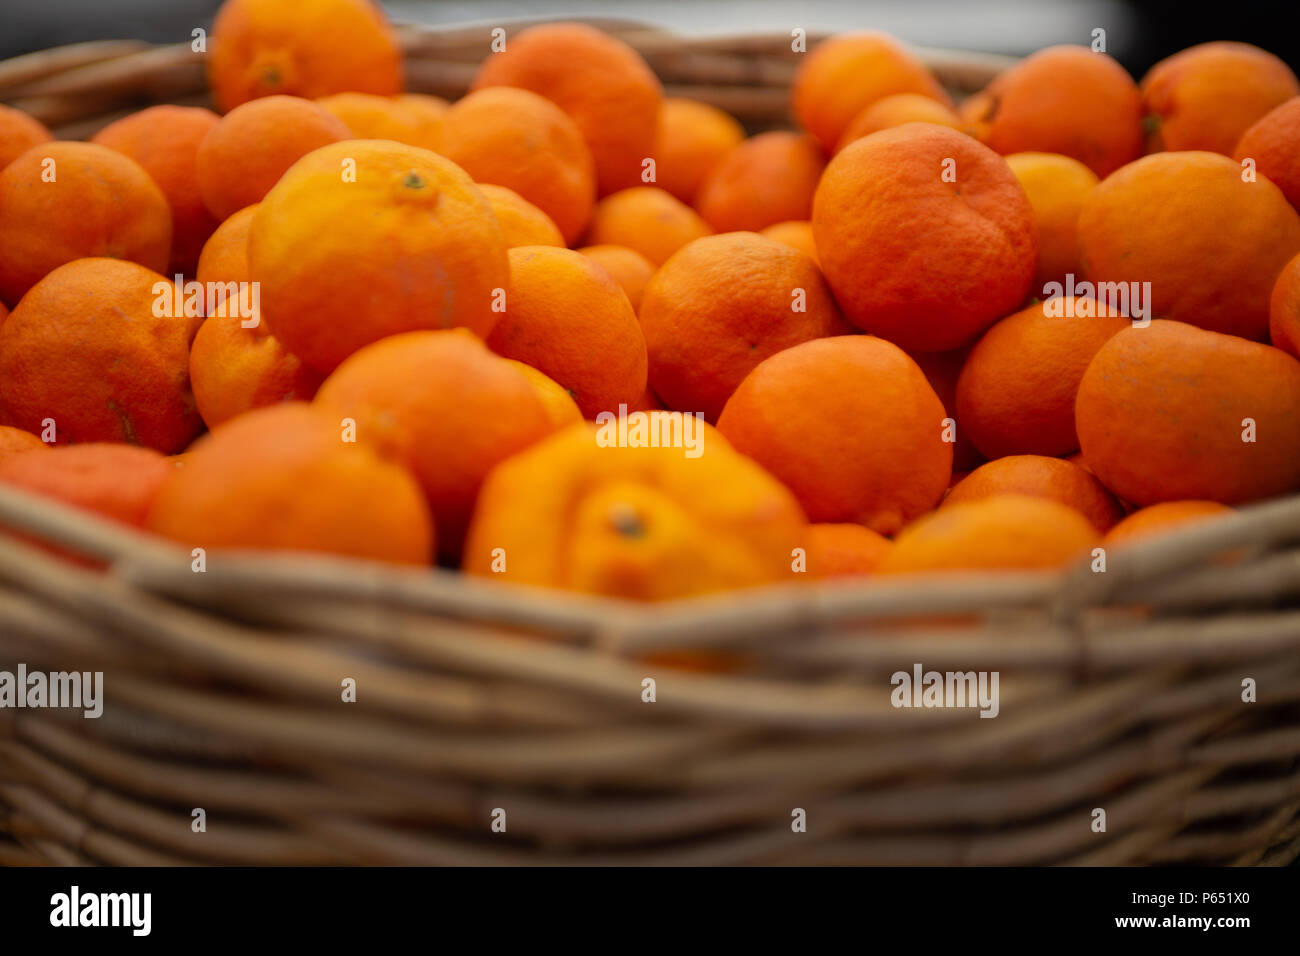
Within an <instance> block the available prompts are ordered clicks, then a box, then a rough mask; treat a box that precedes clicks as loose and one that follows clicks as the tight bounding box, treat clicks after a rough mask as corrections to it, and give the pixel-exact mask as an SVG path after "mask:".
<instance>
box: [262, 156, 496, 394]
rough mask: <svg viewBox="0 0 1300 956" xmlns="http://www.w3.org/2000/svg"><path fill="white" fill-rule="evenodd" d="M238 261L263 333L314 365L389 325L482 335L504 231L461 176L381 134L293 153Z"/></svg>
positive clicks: (324, 364) (325, 368) (326, 364)
mask: <svg viewBox="0 0 1300 956" xmlns="http://www.w3.org/2000/svg"><path fill="white" fill-rule="evenodd" d="M345 163H355V169H356V177H355V178H356V181H355V182H345V181H344V180H343V178H342V177H341V175H340V171H341V170H342V169H343V168H344V164H345ZM248 262H249V267H250V269H251V272H252V275H253V277H254V279H256V280H257V281H258V282H260V283H261V298H262V314H263V318H264V319H265V320H266V322H267V324H268V325H269V326H270V330H271V332H272V334H274V335H275V337H276V338H277V339H279V340H280V341H281V342H283V343H284V346H285V348H287V349H288V350H289V351H290V352H292V353H293V354H294V355H297V356H298V357H299V358H300V359H302V360H303V362H304V363H305V364H307V365H309V366H311V367H312V368H315V369H316V370H317V371H320V372H329V371H332V370H333V369H334V368H335V367H336V366H337V365H338V364H339V363H340V362H342V361H343V360H344V359H345V358H347V357H348V356H349V355H351V354H352V353H353V352H355V351H356V350H357V349H359V348H361V347H362V346H363V345H367V344H369V343H370V342H374V341H376V340H378V339H382V338H384V337H385V336H388V335H394V334H396V333H398V332H407V331H411V330H414V329H447V328H452V327H455V326H463V327H466V328H469V329H470V330H472V331H473V332H475V333H476V334H478V335H480V336H486V335H487V334H488V333H489V332H490V331H491V330H492V326H493V325H494V324H495V323H496V319H497V317H498V313H496V312H493V311H492V307H493V302H494V299H496V298H498V297H499V296H500V295H501V294H503V293H502V292H501V291H500V290H504V289H505V287H506V284H507V279H508V273H509V265H508V263H507V260H506V243H505V235H504V234H503V233H502V231H501V227H500V226H499V225H498V224H497V221H496V217H495V216H493V215H492V207H491V206H490V205H489V204H488V201H487V200H486V199H485V198H484V197H483V194H482V193H481V192H479V191H478V189H477V188H476V187H475V186H474V184H473V182H471V181H470V178H469V176H468V175H466V174H465V172H464V171H463V170H462V169H460V167H458V166H456V165H455V164H454V163H452V162H451V161H449V160H447V159H444V158H443V157H441V156H439V155H437V154H436V153H431V152H429V151H428V150H423V149H419V148H418V147H415V146H406V145H404V144H401V143H393V142H388V141H386V140H352V141H350V142H346V143H336V144H333V145H331V146H326V147H323V148H322V149H318V150H316V151H315V152H313V153H310V154H308V155H307V156H305V157H303V158H302V159H301V160H300V161H299V162H298V163H297V164H296V165H295V166H294V168H293V169H292V170H291V171H290V172H289V173H288V174H287V175H286V176H285V177H284V178H283V179H281V180H280V182H279V183H277V184H276V186H275V188H274V189H272V190H271V192H270V193H268V194H267V197H266V199H265V200H264V201H263V202H262V205H261V208H259V209H258V211H257V213H256V215H255V216H254V217H253V224H252V228H251V230H250V231H249V235H248Z"/></svg>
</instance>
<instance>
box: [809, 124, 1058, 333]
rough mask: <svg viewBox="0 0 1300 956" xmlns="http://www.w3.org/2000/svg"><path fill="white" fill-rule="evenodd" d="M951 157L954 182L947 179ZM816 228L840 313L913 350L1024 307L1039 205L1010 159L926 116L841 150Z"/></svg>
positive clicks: (826, 180) (825, 185)
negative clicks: (1034, 205)
mask: <svg viewBox="0 0 1300 956" xmlns="http://www.w3.org/2000/svg"><path fill="white" fill-rule="evenodd" d="M949 161H953V162H955V164H956V165H955V180H956V181H955V182H945V181H944V171H945V169H954V167H953V166H952V165H951V162H949ZM812 224H813V235H814V237H815V239H816V241H817V250H818V252H819V253H820V254H821V265H822V271H823V272H824V273H825V274H826V279H827V281H828V282H829V283H830V286H831V289H832V290H834V292H835V297H836V299H837V300H838V301H839V303H840V307H841V308H842V309H843V310H844V314H845V316H846V317H847V318H848V319H849V321H851V322H852V323H853V324H854V325H856V326H857V327H858V328H860V329H862V330H863V331H866V332H870V333H872V334H873V335H879V336H882V337H884V338H887V339H889V340H890V341H891V342H894V343H895V344H897V345H899V346H901V347H902V348H905V349H908V350H909V351H911V350H914V351H923V352H946V351H948V350H950V349H955V348H959V347H961V346H962V345H965V344H966V343H967V342H969V341H970V340H971V339H973V338H974V337H975V336H976V335H978V334H979V333H980V332H982V331H983V330H984V329H985V328H987V327H988V326H989V325H990V324H991V323H992V322H993V321H994V320H995V319H998V318H1000V317H1001V316H1004V315H1006V314H1008V313H1009V312H1012V311H1014V310H1015V309H1017V308H1019V307H1020V306H1021V305H1022V304H1023V302H1024V301H1025V297H1026V295H1027V294H1028V293H1029V291H1030V283H1031V282H1032V281H1033V277H1034V271H1035V269H1036V268H1037V262H1038V237H1037V230H1036V227H1035V225H1034V218H1033V210H1032V208H1031V207H1030V205H1029V200H1028V198H1026V196H1025V191H1024V189H1022V188H1021V186H1020V183H1019V182H1018V181H1017V180H1016V177H1015V176H1014V175H1012V173H1011V169H1010V167H1009V166H1007V163H1006V160H1004V159H1003V158H1002V157H1000V156H998V155H997V154H995V153H994V152H993V151H992V150H990V149H989V148H988V147H986V146H981V145H980V144H979V143H977V142H976V141H975V140H973V139H971V138H970V137H969V136H966V135H964V134H962V133H959V132H957V131H956V130H951V129H947V128H945V127H942V126H934V125H931V124H928V123H908V124H906V125H904V126H898V127H895V128H893V129H887V130H881V131H880V132H879V133H872V134H871V135H870V136H867V137H865V138H864V139H860V140H857V141H856V142H854V143H851V144H850V145H849V146H848V147H846V148H845V149H844V150H843V151H841V152H840V153H839V154H838V155H837V156H836V157H835V158H834V159H832V160H831V162H830V164H829V165H828V166H827V167H826V173H825V175H823V177H822V180H821V184H820V185H819V186H818V187H817V194H816V197H815V198H814V200H813V213H812Z"/></svg>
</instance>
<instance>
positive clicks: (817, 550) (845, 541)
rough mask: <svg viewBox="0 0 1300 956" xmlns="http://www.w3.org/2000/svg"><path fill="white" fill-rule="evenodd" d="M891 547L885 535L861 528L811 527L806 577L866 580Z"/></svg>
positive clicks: (859, 526) (854, 525) (842, 526)
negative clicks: (858, 578) (862, 578)
mask: <svg viewBox="0 0 1300 956" xmlns="http://www.w3.org/2000/svg"><path fill="white" fill-rule="evenodd" d="M892 547H893V542H891V541H890V540H889V539H888V538H886V537H885V536H884V535H879V534H876V532H874V531H872V530H871V529H870V528H864V527H862V525H860V524H810V525H809V526H808V535H807V546H806V548H805V551H807V554H808V572H807V573H808V576H809V577H810V578H813V579H814V580H822V579H825V578H856V577H865V576H867V575H870V574H873V573H874V572H875V570H876V568H878V567H880V562H881V561H883V560H884V559H885V555H887V554H888V553H889V549H890V548H892Z"/></svg>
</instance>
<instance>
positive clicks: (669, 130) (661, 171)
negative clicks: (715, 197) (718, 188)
mask: <svg viewBox="0 0 1300 956" xmlns="http://www.w3.org/2000/svg"><path fill="white" fill-rule="evenodd" d="M744 139H745V128H744V127H743V126H741V125H740V123H738V122H737V121H736V119H735V118H734V117H733V116H731V115H730V114H728V113H724V112H723V111H722V110H720V109H718V108H717V107H716V106H710V105H709V104H708V103H701V102H699V101H698V100H688V99H682V98H678V97H671V96H670V97H668V98H667V99H665V100H664V103H663V108H662V109H660V111H659V128H658V131H657V133H656V134H655V143H654V148H653V150H652V152H651V154H650V155H652V156H653V157H654V160H655V185H656V186H658V187H659V188H660V189H665V190H667V191H668V192H670V193H672V194H673V195H674V196H676V197H677V198H678V199H680V200H681V201H682V202H684V203H687V204H689V203H693V202H694V201H695V194H696V193H698V192H699V190H700V186H702V185H703V184H704V180H705V179H707V178H708V175H709V173H711V172H712V171H713V169H714V167H715V166H717V165H718V163H719V162H720V161H721V160H722V158H723V157H724V156H726V155H727V154H728V153H729V152H731V150H732V149H734V148H735V147H737V146H739V145H740V144H741V142H743V141H744Z"/></svg>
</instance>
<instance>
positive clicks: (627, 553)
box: [463, 424, 807, 601]
mask: <svg viewBox="0 0 1300 956" xmlns="http://www.w3.org/2000/svg"><path fill="white" fill-rule="evenodd" d="M701 428H703V429H704V431H703V437H702V440H701V442H700V452H701V453H700V455H699V456H698V457H695V458H688V457H687V456H686V455H685V454H684V451H683V449H681V448H673V447H659V448H634V447H621V446H611V447H602V446H601V445H599V444H597V441H596V435H597V430H596V428H595V427H594V426H592V425H590V424H582V425H574V426H572V427H570V428H567V429H565V430H564V431H562V432H559V433H558V434H556V435H554V436H552V437H551V438H549V439H547V440H546V441H545V442H542V443H540V444H538V445H536V446H534V447H533V448H530V449H529V450H528V451H526V452H524V453H523V454H520V455H516V456H515V457H513V458H510V459H508V460H507V461H505V462H504V463H503V464H501V465H500V466H498V467H497V468H496V469H495V470H494V471H493V472H492V474H491V475H490V476H489V477H488V480H487V482H486V483H485V484H484V486H483V493H482V494H481V495H480V497H479V503H478V507H477V508H476V509H475V512H474V522H473V525H472V527H471V528H470V533H469V537H468V540H467V542H466V547H465V559H464V565H463V566H464V569H465V570H466V571H467V572H468V573H470V574H477V575H483V576H487V577H492V578H494V579H497V580H503V581H508V582H513V583H518V584H528V585H540V586H544V587H556V588H564V589H566V590H572V591H581V592H586V593H590V594H603V595H608V596H611V597H622V598H631V599H634V600H640V601H655V600H666V599H669V598H676V597H687V596H690V595H695V594H705V593H709V592H713V591H721V590H726V589H729V588H740V587H752V586H757V585H761V584H768V583H771V582H775V581H781V580H788V578H789V577H790V563H791V561H792V553H793V549H794V548H796V547H798V546H799V545H800V543H801V542H802V541H804V540H806V537H807V536H806V533H805V530H804V529H805V521H804V516H803V514H802V513H801V512H800V510H799V505H798V504H797V503H796V502H795V500H794V498H793V497H792V496H791V495H790V492H789V491H787V490H786V489H785V488H784V487H782V486H781V484H780V483H779V482H778V481H776V480H775V479H774V478H772V476H770V475H769V474H767V473H766V472H764V471H763V469H762V468H760V467H759V466H757V465H756V464H754V463H753V462H752V461H750V460H748V459H747V458H745V457H744V456H742V455H738V454H736V453H735V452H734V451H732V450H731V449H730V448H728V447H727V443H726V442H724V441H721V440H719V439H718V437H717V435H716V433H715V432H713V431H712V430H711V429H709V428H708V426H701ZM498 548H500V549H504V554H505V560H506V565H505V571H504V572H502V573H493V570H492V565H493V558H494V554H493V551H494V549H498Z"/></svg>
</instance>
